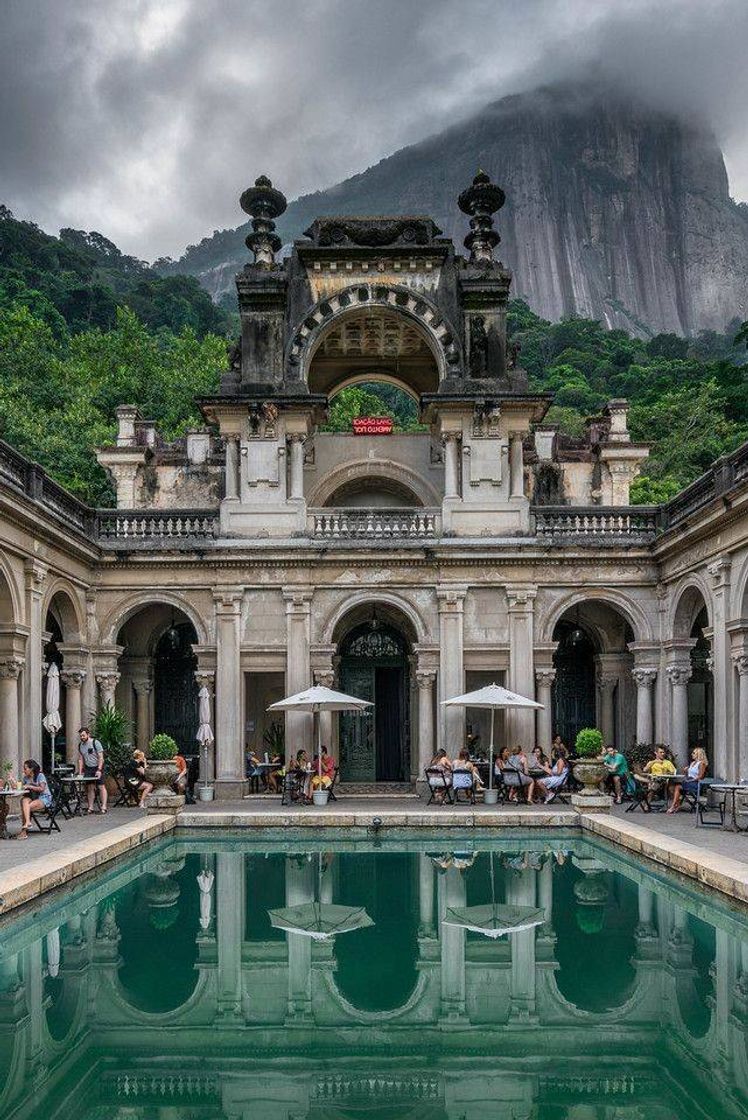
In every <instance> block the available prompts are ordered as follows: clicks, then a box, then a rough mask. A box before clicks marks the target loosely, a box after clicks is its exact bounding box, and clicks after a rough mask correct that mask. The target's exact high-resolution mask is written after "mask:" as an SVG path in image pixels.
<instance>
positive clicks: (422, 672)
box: [416, 669, 436, 782]
mask: <svg viewBox="0 0 748 1120" xmlns="http://www.w3.org/2000/svg"><path fill="white" fill-rule="evenodd" d="M435 681H436V672H435V670H434V669H416V684H417V685H418V773H417V774H416V781H418V782H424V781H425V778H424V776H423V772H424V770H425V769H426V767H427V766H428V764H429V762H431V759H432V758H433V757H434V754H435V751H436V743H435V740H434V683H435Z"/></svg>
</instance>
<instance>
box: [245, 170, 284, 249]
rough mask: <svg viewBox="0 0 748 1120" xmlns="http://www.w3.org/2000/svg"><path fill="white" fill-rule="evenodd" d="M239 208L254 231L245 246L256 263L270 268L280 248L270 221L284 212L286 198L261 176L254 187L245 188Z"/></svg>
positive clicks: (279, 242) (272, 221) (265, 176)
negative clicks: (252, 254)
mask: <svg viewBox="0 0 748 1120" xmlns="http://www.w3.org/2000/svg"><path fill="white" fill-rule="evenodd" d="M239 205H240V206H241V208H242V210H244V212H245V213H246V214H249V216H250V217H251V218H252V230H253V232H252V233H250V234H249V236H248V237H247V239H246V246H247V248H248V249H251V250H252V252H253V253H254V255H255V264H260V265H266V266H267V267H268V268H271V267H272V266H273V265H274V264H275V254H276V253H277V252H278V250H279V249H280V247H281V239H280V237H278V235H277V233H276V232H275V222H274V220H273V219H274V218H277V217H278V215H279V214H282V213H283V211H284V210H285V209H286V199H285V196H284V195H283V194H281V192H280V191H277V190H276V189H275V188H274V187H273V184H272V183H271V182H270V180H269V179H268V177H267V175H260V177H259V179H255V185H254V186H253V187H247V189H246V191H245V192H244V194H243V195H242V196H241V198H240V199H239Z"/></svg>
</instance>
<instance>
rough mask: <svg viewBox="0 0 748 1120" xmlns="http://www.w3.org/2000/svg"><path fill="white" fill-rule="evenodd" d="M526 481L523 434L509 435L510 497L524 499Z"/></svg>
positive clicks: (513, 433) (514, 433)
mask: <svg viewBox="0 0 748 1120" xmlns="http://www.w3.org/2000/svg"><path fill="white" fill-rule="evenodd" d="M524 496H525V480H524V467H523V458H522V433H521V432H510V433H509V497H510V498H524Z"/></svg>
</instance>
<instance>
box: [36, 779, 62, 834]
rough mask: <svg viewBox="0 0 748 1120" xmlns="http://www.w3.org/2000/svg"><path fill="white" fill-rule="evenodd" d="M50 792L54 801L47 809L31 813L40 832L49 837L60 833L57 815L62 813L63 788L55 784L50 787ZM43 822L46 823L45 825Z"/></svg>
mask: <svg viewBox="0 0 748 1120" xmlns="http://www.w3.org/2000/svg"><path fill="white" fill-rule="evenodd" d="M49 792H50V793H51V794H52V801H51V804H50V805H49V807H48V808H46V809H33V810H32V812H31V820H32V821H33V822H34V824H35V825H36V827H37V829H38V830H39V832H46V833H47V835H48V836H49V834H50V833H52V832H59V831H60V826H59V824H58V823H57V814H58V813H60V812H62V788H61V786H60V785H59V784H58V783H57V782H55V783H54V785H50V787H49ZM42 822H45V823H46V827H45V824H43V823H42Z"/></svg>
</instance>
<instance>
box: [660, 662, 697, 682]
mask: <svg viewBox="0 0 748 1120" xmlns="http://www.w3.org/2000/svg"><path fill="white" fill-rule="evenodd" d="M665 672H666V673H667V678H668V680H669V681H670V683H671V685H673V686H678V685H686V684H688V682H689V681H690V679H691V666H690V665H668V667H667V669H666V670H665Z"/></svg>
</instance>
